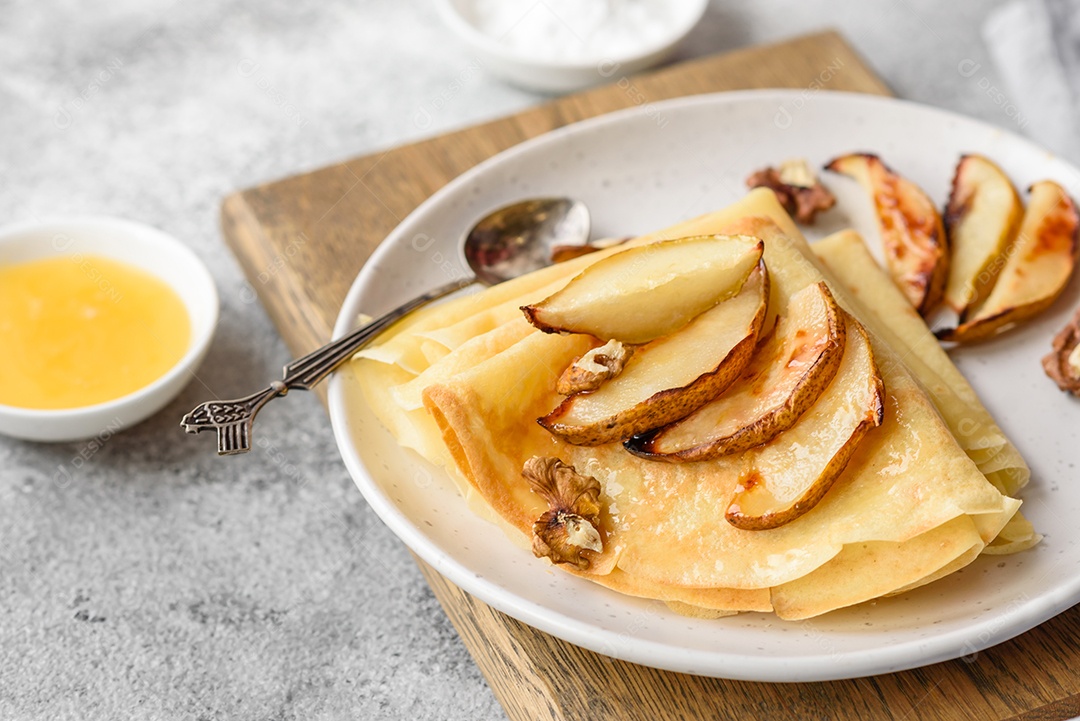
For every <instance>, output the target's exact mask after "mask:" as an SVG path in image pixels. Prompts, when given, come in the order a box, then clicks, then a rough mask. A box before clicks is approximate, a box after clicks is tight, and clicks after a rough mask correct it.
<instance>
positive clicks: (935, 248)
mask: <svg viewBox="0 0 1080 721" xmlns="http://www.w3.org/2000/svg"><path fill="white" fill-rule="evenodd" d="M825 167H826V168H827V169H828V170H832V171H834V172H837V173H842V174H844V175H847V176H850V177H852V178H854V179H855V180H857V181H859V184H860V185H862V186H863V188H864V189H865V190H866V192H867V193H869V194H870V197H871V199H872V200H873V202H874V211H875V213H876V215H877V220H878V229H879V230H880V231H881V242H882V245H883V246H884V250H885V261H886V263H887V265H888V268H889V274H890V275H891V276H892V279H893V282H894V283H896V285H897V286H898V287H899V288H900V290H902V291H903V292H904V295H905V296H906V297H907V299H908V302H909V303H911V305H912V306H913V307H914V308H915V310H917V311H919V314H920V315H922V316H924V317H925V316H928V315H929V314H930V313H932V312H933V311H934V309H935V308H937V306H938V304H939V303H941V298H942V295H943V293H944V291H945V280H946V278H948V275H949V250H948V244H947V240H946V236H945V227H944V225H943V224H942V222H941V215H940V214H939V213H938V211H937V208H936V207H934V202H933V201H932V200H930V198H929V196H927V195H926V193H925V192H923V190H922V188H920V187H919V186H917V185H915V183H912V182H911V181H910V180H908V179H906V178H903V177H901V176H900V175H897V174H896V173H895V172H893V171H892V170H891V169H890V168H889V166H887V165H885V163H883V162H882V161H881V158H879V157H878V156H876V155H871V154H869V153H853V154H851V155H844V156H842V157H839V158H837V159H835V160H833V161H832V162H830V163H829V164H828V165H826V166H825Z"/></svg>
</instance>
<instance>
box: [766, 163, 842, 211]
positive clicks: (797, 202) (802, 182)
mask: <svg viewBox="0 0 1080 721" xmlns="http://www.w3.org/2000/svg"><path fill="white" fill-rule="evenodd" d="M746 185H747V187H749V188H760V187H764V188H769V189H770V190H772V191H773V192H774V193H776V197H777V199H778V200H779V201H780V204H781V205H783V206H784V210H786V211H787V212H788V213H790V214H791V215H792V216H793V217H794V218H795V220H796V222H799V223H805V224H806V225H812V224H813V222H814V218H816V217H817V214H818V213H819V212H821V211H822V210H828V209H829V208H831V207H833V206H834V205H836V198H835V197H834V196H833V194H832V193H830V192H829V190H828V188H826V187H825V186H824V185H822V184H821V181H819V180H818V179H817V176H815V175H814V173H813V171H811V170H810V166H809V165H807V163H806V161H805V160H785V161H784V162H783V163H781V164H780V167H779V168H773V167H768V168H763V169H762V170H759V171H757V172H755V173H752V174H751V175H750V177H749V178H747V179H746Z"/></svg>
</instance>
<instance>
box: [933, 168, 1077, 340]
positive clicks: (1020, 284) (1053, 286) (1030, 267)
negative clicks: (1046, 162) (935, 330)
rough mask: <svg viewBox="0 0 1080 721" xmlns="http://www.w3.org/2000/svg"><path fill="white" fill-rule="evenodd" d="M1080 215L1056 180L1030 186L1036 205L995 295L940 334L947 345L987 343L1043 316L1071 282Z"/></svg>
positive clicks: (1013, 247)
mask: <svg viewBox="0 0 1080 721" xmlns="http://www.w3.org/2000/svg"><path fill="white" fill-rule="evenodd" d="M1078 231H1080V215H1078V214H1077V209H1076V203H1075V202H1073V199H1072V198H1070V197H1069V194H1068V193H1066V192H1065V189H1064V188H1062V187H1061V186H1060V185H1058V184H1057V183H1055V182H1054V181H1052V180H1043V181H1040V182H1038V183H1035V185H1033V186H1031V200H1030V201H1028V207H1027V212H1026V213H1024V219H1023V220H1022V221H1021V223H1020V231H1019V232H1018V233H1017V235H1016V240H1014V241H1013V243H1012V245H1011V246H1009V248H1008V249H1007V250H1006V251H1005V257H1006V260H1005V265H1004V267H1002V269H1001V273H1000V275H998V279H997V283H995V284H994V289H993V290H992V291H990V295H988V296H987V297H986V300H985V301H984V302H983V303H982V304H981V305H979V306H976V307H975V309H974V312H973V313H968V314H965V315H964V316H963V317H961V319H960V326H959V327H957V328H955V329H953V330H948V331H944V332H941V333H939V337H941V338H943V339H944V340H954V341H960V342H967V341H974V340H982V339H984V338H989V337H991V336H993V335H996V334H998V333H1000V332H1001V331H1004V330H1007V329H1009V328H1011V327H1013V326H1014V325H1016V324H1017V323H1019V322H1020V321H1022V320H1024V319H1026V318H1030V317H1031V316H1033V315H1035V314H1037V313H1041V312H1042V311H1044V310H1046V308H1048V307H1049V306H1050V304H1051V303H1053V302H1054V300H1055V299H1057V297H1058V296H1059V295H1061V291H1063V290H1065V286H1066V285H1068V283H1069V278H1071V277H1072V274H1073V270H1074V269H1075V267H1076V261H1077V251H1078V249H1080V238H1078V235H1077V234H1078Z"/></svg>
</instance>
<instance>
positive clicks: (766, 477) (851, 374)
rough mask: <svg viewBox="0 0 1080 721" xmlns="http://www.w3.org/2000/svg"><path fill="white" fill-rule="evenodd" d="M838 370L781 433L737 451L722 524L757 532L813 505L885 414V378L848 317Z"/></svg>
mask: <svg viewBox="0 0 1080 721" xmlns="http://www.w3.org/2000/svg"><path fill="white" fill-rule="evenodd" d="M846 321H847V340H846V347H845V349H844V358H843V361H842V362H841V364H840V369H839V371H837V373H836V377H835V378H833V380H832V383H830V384H829V387H828V389H826V391H825V392H824V393H823V394H822V395H821V397H820V398H818V400H817V402H816V403H815V404H814V405H813V407H811V408H810V409H809V410H808V411H807V412H806V413H804V414H803V416H802V417H801V418H800V419H799V422H798V423H796V424H795V425H794V426H792V427H791V428H790V429H789V430H788V431H786V432H784V433H781V434H780V435H779V436H777V437H776V438H775V439H773V440H772V441H771V442H770V443H768V444H767V445H764V446H761V447H760V448H756V449H754V450H752V451H748V452H747V453H745V454H744V456H743V458H744V470H743V473H742V477H741V478H740V481H739V485H738V486H736V488H735V494H734V496H733V497H732V499H731V503H730V505H729V506H728V508H727V512H726V513H725V518H726V519H727V521H728V523H730V524H731V525H733V526H735V527H736V528H740V529H743V530H747V531H763V530H769V529H772V528H779V527H780V526H783V525H784V524H787V523H791V522H792V521H794V520H795V519H797V518H799V517H800V516H802V515H803V514H805V513H806V512H808V511H810V510H811V509H812V508H813V507H814V506H816V505H817V504H818V503H819V502H820V501H821V499H822V498H823V497H824V496H825V494H826V493H827V492H828V490H829V489H830V488H831V487H832V485H833V483H834V482H835V481H836V479H837V478H838V477H839V476H840V474H841V473H842V472H843V470H844V468H846V467H847V464H848V461H850V460H851V457H852V455H854V453H855V451H856V449H857V448H858V446H859V443H860V442H861V441H862V440H863V438H865V437H866V435H867V433H869V432H870V431H871V430H872V429H874V428H875V427H877V426H879V425H881V423H882V422H883V421H884V418H885V384H884V381H882V378H881V373H880V372H879V371H878V368H877V363H876V362H875V360H874V352H873V349H872V347H871V345H870V338H869V336H868V335H867V333H866V330H865V329H864V328H863V327H862V325H861V324H860V323H859V322H858V321H857V320H855V319H854V318H852V317H850V316H848V317H847V318H846Z"/></svg>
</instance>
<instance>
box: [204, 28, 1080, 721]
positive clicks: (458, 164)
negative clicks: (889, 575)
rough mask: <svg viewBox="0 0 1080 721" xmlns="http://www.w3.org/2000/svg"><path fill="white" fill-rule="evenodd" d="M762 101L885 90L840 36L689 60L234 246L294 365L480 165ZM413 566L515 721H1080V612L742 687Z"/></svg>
mask: <svg viewBox="0 0 1080 721" xmlns="http://www.w3.org/2000/svg"><path fill="white" fill-rule="evenodd" d="M829 68H832V70H829V71H828V72H826V71H827V69H829ZM836 68H839V70H836ZM764 87H788V88H806V89H807V90H808V91H812V90H813V89H815V88H818V87H822V88H827V89H831V90H849V91H859V92H867V93H876V94H888V92H889V91H888V88H887V87H886V85H885V84H884V83H883V82H882V81H881V80H880V79H878V78H877V77H876V76H875V75H874V74H873V73H872V72H871V71H870V70H869V69H867V67H866V66H865V64H864V63H863V62H862V61H861V60H860V58H859V57H858V56H856V55H855V53H854V52H853V51H852V50H851V48H850V47H849V46H848V45H847V44H846V43H845V42H844V40H843V39H842V38H841V37H840V36H838V35H837V34H835V33H832V32H825V33H821V34H817V35H811V36H806V37H801V38H796V39H794V40H791V41H788V42H785V43H781V44H778V45H773V46H768V47H756V48H750V49H745V50H739V51H736V52H732V53H727V54H724V55H720V56H715V57H709V58H704V59H700V60H694V61H690V62H684V63H681V64H677V65H673V66H669V67H667V68H664V69H661V70H658V71H655V72H652V73H649V74H645V75H639V76H633V77H629V78H619V79H618V81H617V82H615V83H614V84H612V85H608V86H605V87H601V88H597V89H593V90H589V91H585V92H582V93H579V94H576V95H571V96H567V97H564V98H560V99H558V100H555V101H552V102H550V103H547V104H545V105H541V106H538V107H535V108H531V109H529V110H526V111H524V112H522V113H519V114H517V115H514V116H511V117H507V118H502V119H499V120H494V121H491V122H488V123H484V124H482V125H479V126H475V127H471V128H466V129H463V130H459V131H456V132H453V133H449V134H447V135H442V136H440V137H437V138H432V139H429V140H424V141H421V142H419V143H415V144H412V145H407V146H404V147H399V148H394V149H391V150H387V151H385V152H381V153H375V154H372V155H368V156H365V157H361V158H355V159H352V160H348V161H345V162H343V163H341V164H338V165H335V166H332V167H328V168H324V169H321V170H316V171H314V172H311V173H306V174H303V175H298V176H296V177H292V178H287V179H284V180H281V181H277V182H274V183H270V184H267V185H263V186H259V187H257V188H252V189H250V190H245V191H243V192H240V193H237V194H235V195H232V196H230V197H229V198H227V199H226V200H225V202H224V205H223V207H222V226H223V229H224V233H225V238H226V240H227V242H228V244H229V245H230V247H231V248H232V250H233V252H234V253H235V254H236V256H237V257H238V259H239V260H240V262H241V264H242V266H243V268H244V272H245V273H246V275H247V277H248V280H249V282H250V283H251V286H252V288H253V290H254V292H255V293H256V294H257V295H258V297H259V298H260V300H261V301H262V303H263V305H264V306H265V307H266V309H267V311H268V312H269V313H270V316H271V318H272V319H273V320H274V322H275V323H276V325H277V327H278V328H279V330H280V331H281V334H282V336H283V337H284V338H285V341H286V342H287V344H288V346H289V348H290V349H291V350H292V352H293V353H294V354H296V355H300V354H302V353H306V352H308V351H310V350H311V349H313V348H315V347H317V346H319V345H321V344H323V343H324V342H326V341H327V340H328V339H329V337H330V331H331V328H332V327H333V323H334V319H335V317H336V316H337V312H338V309H339V307H340V305H341V302H342V301H343V300H344V297H345V293H346V291H347V290H348V288H349V285H350V284H351V283H352V281H353V279H354V278H355V276H356V274H357V272H358V271H359V270H360V267H361V266H362V265H363V263H364V262H365V261H366V260H367V258H368V256H369V255H370V254H371V252H372V251H373V250H374V249H375V247H376V246H377V245H378V244H379V242H380V241H381V240H382V239H383V238H384V237H385V236H386V235H387V234H388V233H389V232H390V231H391V230H392V229H393V228H394V227H395V226H396V225H397V224H398V223H399V222H400V221H401V220H402V219H403V218H404V217H405V216H406V215H407V214H408V213H409V212H411V211H412V210H413V209H414V208H416V206H417V205H419V204H420V203H421V202H423V201H424V200H425V199H426V198H427V197H429V196H430V195H431V194H432V193H434V192H435V191H436V190H438V189H439V188H440V187H442V186H443V185H444V184H445V183H447V182H448V181H449V180H451V179H452V178H454V177H456V176H457V175H459V174H460V173H462V172H463V171H465V170H467V169H468V168H470V167H472V166H474V165H476V164H477V163H479V162H480V161H482V160H484V159H486V158H488V157H491V156H492V155H494V154H495V153H498V152H499V151H501V150H504V149H506V148H509V147H510V146H512V145H515V144H516V143H519V142H521V141H522V140H525V139H528V138H531V137H534V136H536V135H539V134H541V133H543V132H546V131H548V130H551V129H553V128H557V127H559V126H562V125H566V124H567V123H571V122H574V121H577V120H581V119H584V118H588V117H593V116H595V115H600V114H602V113H606V112H610V111H612V110H618V109H621V108H626V107H631V106H633V105H640V104H643V103H646V102H652V101H656V100H663V99H666V98H672V97H679V96H684V95H694V94H699V93H708V92H718V91H723V90H736V89H744V88H764ZM417 562H418V563H419V565H420V568H421V570H422V571H423V573H424V576H425V578H426V579H427V581H428V583H429V584H430V585H431V588H432V590H433V591H434V593H435V595H436V597H437V598H438V599H439V601H440V603H441V604H442V606H443V608H444V609H445V611H446V613H447V615H448V616H449V618H450V620H451V621H452V622H453V624H454V626H455V628H456V629H457V630H458V633H459V634H460V635H461V638H462V640H463V641H464V643H465V645H466V647H467V648H468V650H469V652H470V653H471V654H472V656H473V658H474V659H475V660H476V663H477V664H478V665H479V667H480V669H481V670H482V671H483V673H484V675H485V677H486V678H487V680H488V682H489V683H490V685H491V688H492V689H493V690H494V692H495V695H496V697H497V698H498V700H499V702H500V703H501V704H502V705H503V708H504V709H505V710H506V713H507V715H508V716H509V717H510V718H511V719H513V720H514V721H525V720H532V719H558V720H560V721H561V720H564V719H565V720H573V721H578V720H584V719H596V720H598V721H605V720H607V719H721V718H732V719H749V718H765V719H893V720H895V721H901V720H902V719H993V720H995V721H1001V720H1003V719H1012V720H1015V721H1050V720H1052V719H1066V718H1071V717H1073V716H1075V715H1077V714H1080V672H1078V671H1077V669H1080V648H1078V646H1077V644H1076V643H1075V639H1077V638H1080V610H1077V609H1076V608H1074V609H1072V610H1070V611H1067V612H1066V613H1064V614H1062V615H1061V616H1058V617H1057V618H1056V619H1054V620H1052V621H1050V622H1048V623H1046V624H1043V625H1042V626H1040V627H1039V628H1037V629H1035V630H1033V631H1030V632H1028V633H1026V634H1024V635H1022V636H1020V637H1019V638H1016V639H1014V640H1012V641H1007V642H1005V643H1002V644H1000V645H998V646H995V647H994V648H992V649H990V650H988V651H984V652H981V653H978V654H975V655H974V656H972V657H969V658H965V659H962V660H956V661H951V662H947V663H942V664H937V665H934V666H930V667H927V668H923V669H917V670H914V671H907V672H903V673H896V674H890V675H883V676H876V677H871V678H864V679H856V680H850V681H836V682H828V683H803V684H766V683H747V682H738V681H726V680H719V679H707V678H699V677H693V676H687V675H682V674H675V673H669V672H665V671H657V670H654V669H649V668H645V667H642V666H637V665H634V664H629V663H623V662H620V661H614V660H612V659H608V658H605V657H603V656H600V655H598V654H595V653H592V652H589V651H586V650H584V649H581V648H579V647H577V646H574V645H572V644H569V643H565V642H563V641H560V640H558V639H556V638H554V637H552V636H549V635H547V634H544V633H541V632H539V631H536V630H535V629H532V628H530V627H528V626H525V625H524V624H522V623H519V622H518V621H515V620H514V619H512V618H510V617H508V616H505V615H503V614H501V613H499V612H497V611H495V610H493V609H491V608H490V607H488V606H486V605H484V604H483V603H481V602H479V601H477V600H476V599H474V598H472V597H471V596H469V595H468V594H466V593H464V592H462V591H461V590H460V589H458V588H457V587H455V586H453V585H452V584H450V583H449V582H447V581H446V580H445V579H444V578H442V577H441V576H439V575H438V574H437V573H436V572H435V571H434V570H432V569H431V568H430V567H428V566H426V565H425V564H424V563H423V562H421V561H419V559H417Z"/></svg>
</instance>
